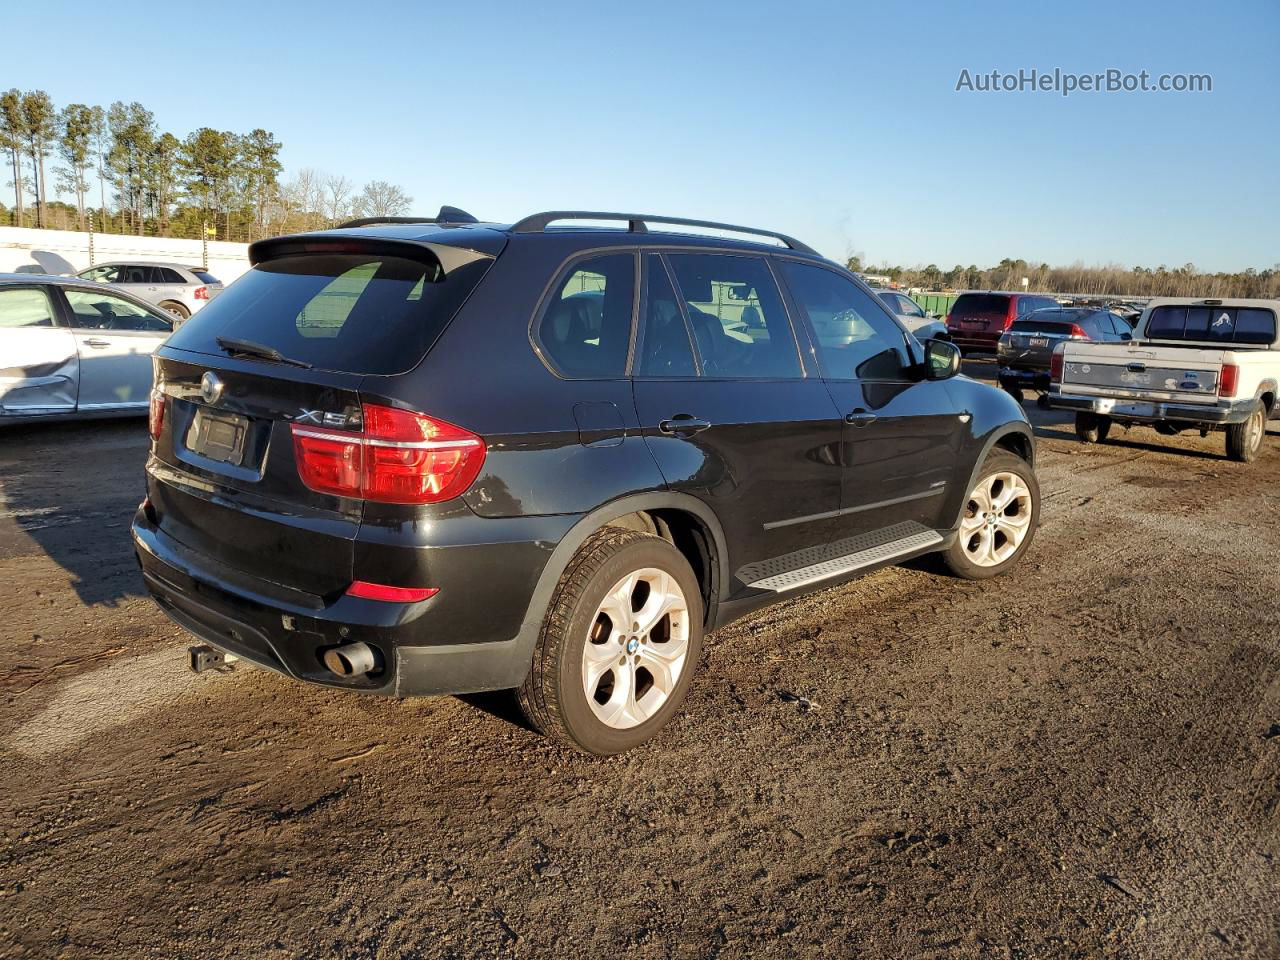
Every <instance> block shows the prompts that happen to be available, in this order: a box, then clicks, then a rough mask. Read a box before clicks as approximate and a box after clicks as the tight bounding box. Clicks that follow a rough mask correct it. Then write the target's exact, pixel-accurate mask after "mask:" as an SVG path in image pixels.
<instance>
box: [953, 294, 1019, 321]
mask: <svg viewBox="0 0 1280 960" xmlns="http://www.w3.org/2000/svg"><path fill="white" fill-rule="evenodd" d="M1008 311H1009V298H1008V297H1002V296H999V295H998V294H990V293H963V294H961V295H960V297H959V299H957V300H956V302H955V304H953V305H952V307H951V316H953V317H993V316H1000V317H1003V316H1004V315H1005V314H1006V313H1008Z"/></svg>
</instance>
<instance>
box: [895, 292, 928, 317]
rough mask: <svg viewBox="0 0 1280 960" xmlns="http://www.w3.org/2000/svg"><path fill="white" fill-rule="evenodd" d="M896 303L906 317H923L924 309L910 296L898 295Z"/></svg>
mask: <svg viewBox="0 0 1280 960" xmlns="http://www.w3.org/2000/svg"><path fill="white" fill-rule="evenodd" d="M898 304H899V305H900V306H901V308H902V313H903V314H905V315H906V316H908V317H923V316H924V310H923V309H922V308H921V306H920V304H918V303H916V302H915V301H914V300H912V299H911V298H910V297H899V298H898Z"/></svg>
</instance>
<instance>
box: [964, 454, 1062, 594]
mask: <svg viewBox="0 0 1280 960" xmlns="http://www.w3.org/2000/svg"><path fill="white" fill-rule="evenodd" d="M1039 522H1040V484H1039V483H1037V482H1036V475H1035V471H1034V470H1032V469H1031V465H1030V464H1029V463H1027V461H1025V460H1023V459H1022V458H1021V457H1019V456H1016V455H1014V454H1012V453H1008V452H1006V451H1000V452H998V453H993V454H992V455H991V456H989V457H988V458H987V461H986V463H984V464H983V465H982V470H981V471H980V472H979V474H978V482H977V483H976V484H974V486H973V489H972V490H971V491H969V497H968V499H967V500H966V501H965V505H964V512H963V514H962V515H961V517H960V531H959V534H958V535H957V536H956V540H955V543H953V544H952V545H951V546H950V547H949V548H948V549H947V550H946V552H945V553H943V555H942V559H943V562H944V563H945V564H946V565H947V568H948V569H949V570H950V571H951V572H952V573H954V574H955V575H956V576H958V577H964V578H965V579H966V580H986V579H988V578H990V577H998V576H999V575H1000V574H1002V573H1004V572H1005V571H1006V570H1008V569H1009V568H1010V567H1012V566H1013V565H1014V564H1015V563H1017V562H1018V558H1019V557H1021V556H1022V554H1023V553H1025V552H1026V550H1027V547H1029V546H1030V545H1031V540H1032V538H1033V537H1034V536H1035V532H1036V526H1037V524H1038V523H1039Z"/></svg>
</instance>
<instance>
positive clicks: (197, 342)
mask: <svg viewBox="0 0 1280 960" xmlns="http://www.w3.org/2000/svg"><path fill="white" fill-rule="evenodd" d="M490 262H491V261H490V260H488V259H483V260H478V261H474V262H472V263H468V264H465V265H463V266H460V267H457V268H455V269H454V270H451V271H449V273H448V274H447V275H446V274H445V272H444V271H443V270H442V269H441V267H440V265H439V264H438V263H437V262H435V261H434V260H430V259H426V260H422V261H419V260H411V259H408V258H405V257H394V256H382V255H372V254H345V253H344V254H328V253H315V254H305V255H295V256H289V257H282V258H280V259H277V260H269V261H267V262H265V263H260V264H258V265H257V266H255V267H254V268H253V269H252V270H250V271H249V272H248V273H246V274H244V275H243V276H242V277H240V279H238V280H237V281H236V282H235V283H233V284H232V285H231V286H229V287H228V288H227V289H226V290H225V291H224V292H223V293H222V294H221V295H220V296H219V297H218V298H217V299H215V300H211V301H210V302H209V303H208V304H207V305H206V306H205V307H204V308H203V309H202V310H200V312H199V313H197V314H195V316H193V317H192V318H191V319H190V320H188V321H187V322H186V323H184V324H183V325H182V326H181V327H179V328H178V330H177V331H176V333H175V334H174V336H173V337H171V338H170V340H169V345H170V346H172V347H176V348H177V349H180V350H191V351H194V352H197V353H208V354H215V355H217V354H221V353H222V352H223V351H222V350H221V348H220V347H219V346H218V337H231V338H235V339H239V340H250V341H253V342H254V343H259V344H263V345H264V346H268V347H272V348H274V349H276V350H278V351H280V352H281V353H282V354H284V355H285V356H286V357H289V358H291V359H294V360H302V361H305V362H306V363H309V364H311V365H312V366H315V367H318V368H320V369H322V370H336V371H342V372H346V373H361V374H393V373H403V372H404V371H406V370H410V369H412V368H413V367H415V366H416V365H417V364H418V362H419V361H421V359H422V358H423V357H424V356H425V355H426V353H427V351H428V350H429V349H430V348H431V345H432V344H433V343H434V342H435V340H436V337H438V336H439V335H440V333H441V331H443V330H444V328H445V326H446V325H447V324H448V322H449V320H450V319H451V318H452V317H453V315H454V313H456V312H457V310H458V308H459V307H460V306H461V305H462V302H463V301H464V300H465V299H466V298H467V295H468V294H470V292H471V291H472V290H473V289H474V288H475V286H476V284H477V283H478V282H479V280H480V278H481V277H482V276H483V275H484V272H485V271H486V270H487V269H488V265H489V263H490Z"/></svg>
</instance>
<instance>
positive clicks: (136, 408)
mask: <svg viewBox="0 0 1280 960" xmlns="http://www.w3.org/2000/svg"><path fill="white" fill-rule="evenodd" d="M173 320H174V318H173V317H172V316H170V315H168V314H166V313H165V312H163V311H161V310H160V309H158V308H157V307H153V306H151V305H150V304H148V303H144V302H143V301H141V300H139V299H137V298H136V297H133V296H130V295H129V294H126V293H122V292H120V291H119V290H113V289H111V288H110V287H107V286H104V285H102V284H97V283H89V282H86V281H84V280H79V279H76V278H66V277H48V276H39V275H33V274H0V425H3V424H5V423H13V422H17V421H20V420H22V421H25V420H33V419H40V420H44V419H61V418H64V417H68V418H74V417H112V416H128V415H131V414H134V415H136V414H144V413H146V412H147V408H148V403H149V400H150V395H151V352H152V351H153V350H155V348H156V347H158V346H159V345H160V344H161V343H163V342H164V340H165V338H166V337H167V336H169V333H170V332H171V331H172V329H173Z"/></svg>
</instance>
